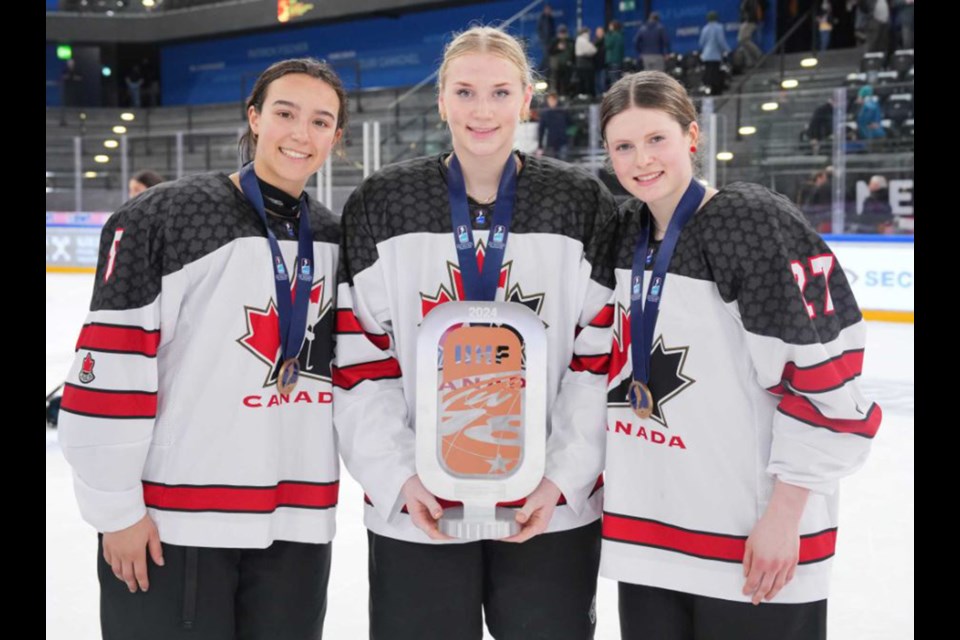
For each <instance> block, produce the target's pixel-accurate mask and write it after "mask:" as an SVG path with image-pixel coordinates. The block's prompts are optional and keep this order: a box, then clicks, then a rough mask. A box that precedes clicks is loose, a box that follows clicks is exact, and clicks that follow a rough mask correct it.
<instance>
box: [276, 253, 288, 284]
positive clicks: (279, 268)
mask: <svg viewBox="0 0 960 640" xmlns="http://www.w3.org/2000/svg"><path fill="white" fill-rule="evenodd" d="M274 262H275V263H276V264H275V265H274V266H275V268H276V278H277V280H286V279H287V268H286V267H285V266H283V258H281V257H280V256H275V257H274Z"/></svg>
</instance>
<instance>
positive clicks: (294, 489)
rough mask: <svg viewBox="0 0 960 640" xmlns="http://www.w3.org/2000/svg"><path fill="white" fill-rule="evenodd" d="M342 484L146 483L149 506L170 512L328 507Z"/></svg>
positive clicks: (251, 511)
mask: <svg viewBox="0 0 960 640" xmlns="http://www.w3.org/2000/svg"><path fill="white" fill-rule="evenodd" d="M339 491H340V483H339V482H332V483H330V484H323V485H316V484H307V483H303V482H281V483H279V484H277V485H276V486H274V487H221V486H216V487H188V486H169V485H162V484H154V483H152V482H144V483H143V500H144V502H145V503H146V505H147V506H148V507H152V508H154V509H165V510H170V511H230V512H244V513H272V512H273V511H276V510H277V507H297V508H302V509H328V508H330V507H334V506H336V504H337V494H338V493H339Z"/></svg>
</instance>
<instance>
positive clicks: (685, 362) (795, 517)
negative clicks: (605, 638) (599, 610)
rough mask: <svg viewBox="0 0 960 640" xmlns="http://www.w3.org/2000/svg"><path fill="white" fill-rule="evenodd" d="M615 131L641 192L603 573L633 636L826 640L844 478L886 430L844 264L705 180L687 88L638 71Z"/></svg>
mask: <svg viewBox="0 0 960 640" xmlns="http://www.w3.org/2000/svg"><path fill="white" fill-rule="evenodd" d="M601 128H602V131H603V135H604V141H605V144H606V148H607V151H608V153H609V155H610V160H611V162H612V164H613V168H614V170H615V173H616V175H617V179H618V180H619V181H620V183H621V184H622V185H623V186H624V188H625V189H627V191H629V192H630V193H631V194H632V195H633V196H635V197H636V200H631V201H628V202H627V203H625V204H624V205H623V207H622V208H621V214H622V217H621V227H620V232H619V233H618V236H617V237H618V240H619V243H620V246H619V249H618V250H617V252H616V255H617V258H616V262H617V265H616V281H617V288H616V312H615V316H616V321H615V329H614V331H615V341H614V344H613V350H612V353H611V359H610V364H611V371H610V384H609V396H608V401H609V412H608V419H607V434H606V435H607V446H606V470H605V478H606V483H607V484H606V497H605V501H604V519H603V552H602V560H601V574H602V575H604V576H605V577H608V578H612V579H614V580H618V581H619V582H620V587H619V590H620V626H621V631H622V635H623V637H624V638H627V639H639V638H658V639H663V640H672V639H676V640H686V639H693V638H716V639H720V640H723V639H727V638H729V639H736V640H752V639H757V640H759V639H766V638H780V639H797V640H800V639H803V640H806V639H811V638H824V637H825V635H826V598H827V583H828V578H829V572H830V566H831V558H832V556H833V553H834V548H835V541H836V535H837V503H838V498H837V483H838V480H839V479H840V478H841V477H842V476H845V475H847V474H849V473H851V472H853V471H855V470H856V469H857V468H858V467H860V466H861V465H862V464H863V462H864V460H865V458H866V456H867V453H868V450H869V448H870V443H871V438H873V436H874V434H875V433H876V431H877V429H878V427H879V425H880V408H879V407H878V406H877V405H876V404H874V403H871V402H869V401H868V400H866V399H865V398H864V397H863V395H862V394H861V392H860V389H859V388H858V385H857V378H858V376H859V375H860V372H861V367H862V363H863V354H864V340H865V331H866V327H865V323H864V321H863V318H862V316H861V314H860V310H859V309H858V308H857V304H856V301H855V300H854V298H853V294H852V292H851V290H850V286H849V284H848V282H847V279H846V276H845V275H844V272H843V269H842V268H840V265H839V264H838V263H837V260H836V257H835V256H834V255H833V253H832V252H831V251H830V248H829V247H828V246H827V245H826V244H825V243H824V242H823V240H822V239H821V238H820V237H819V236H818V235H817V234H816V232H815V231H814V230H813V229H812V228H811V227H810V226H809V224H808V223H807V222H806V221H805V220H804V218H803V215H802V214H801V213H800V212H799V211H798V210H797V209H796V207H794V205H793V204H791V203H790V202H789V201H788V200H786V199H785V198H784V197H782V196H780V195H778V194H775V193H773V192H771V191H768V190H767V189H765V188H764V187H761V186H759V185H755V184H747V183H733V184H730V185H728V186H726V187H724V188H723V189H720V190H719V191H718V190H716V189H713V188H711V187H707V188H704V187H703V186H701V185H700V183H699V182H698V181H696V180H695V179H694V158H695V153H696V147H697V145H698V143H699V140H700V135H701V134H700V129H699V127H698V125H697V122H696V111H695V110H694V106H693V104H692V102H691V101H690V98H689V96H688V95H687V93H686V91H685V90H684V89H683V87H682V86H681V85H680V84H679V83H677V82H676V80H674V79H672V78H671V77H670V76H668V75H666V74H664V73H661V72H656V71H653V72H642V73H638V74H634V75H631V76H628V77H625V78H623V79H622V80H621V81H620V82H618V83H617V84H616V85H615V86H614V87H612V88H611V90H610V92H609V93H608V94H607V95H606V96H605V98H604V100H603V104H602V107H601ZM771 601H773V603H771ZM761 603H762V604H761ZM754 605H759V606H754Z"/></svg>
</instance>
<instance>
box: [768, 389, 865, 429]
mask: <svg viewBox="0 0 960 640" xmlns="http://www.w3.org/2000/svg"><path fill="white" fill-rule="evenodd" d="M778 409H779V410H780V412H781V413H783V414H784V415H788V416H790V417H791V418H794V419H796V420H799V421H800V422H805V423H806V424H809V425H810V426H813V427H823V428H824V429H829V430H830V431H836V432H837V433H850V434H853V435H855V436H862V437H864V438H872V437H873V436H875V435H877V430H878V429H879V428H880V421H881V420H882V418H883V412H882V411H880V406H879V405H877V404H876V403H874V404H872V405H871V406H870V408H869V409H868V410H867V415H866V417H864V418H863V419H861V420H841V419H838V418H828V417H827V416H825V415H823V414H822V413H820V411H819V410H818V409H817V408H816V407H815V406H813V403H811V402H810V401H809V400H807V399H806V398H804V397H802V396H795V395H791V394H787V395H785V396H784V397H783V399H782V400H781V401H780V406H779V407H778Z"/></svg>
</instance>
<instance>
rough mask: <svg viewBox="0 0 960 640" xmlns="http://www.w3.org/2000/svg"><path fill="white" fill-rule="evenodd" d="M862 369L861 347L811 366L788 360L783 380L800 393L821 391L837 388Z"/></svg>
mask: <svg viewBox="0 0 960 640" xmlns="http://www.w3.org/2000/svg"><path fill="white" fill-rule="evenodd" d="M862 371H863V349H859V350H857V351H847V352H845V353H842V354H841V355H839V356H837V357H836V358H831V359H830V360H827V361H826V362H821V363H820V364H817V365H814V366H812V367H798V366H797V365H796V363H793V362H788V363H787V365H786V366H785V367H784V368H783V380H784V381H786V382H789V383H790V386H791V387H793V388H794V389H796V390H797V391H799V392H802V393H822V392H824V391H830V390H831V389H838V388H840V387H842V386H843V385H845V384H846V383H847V382H849V381H850V380H853V379H854V378H856V377H857V376H859V375H860V373H861V372H862Z"/></svg>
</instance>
